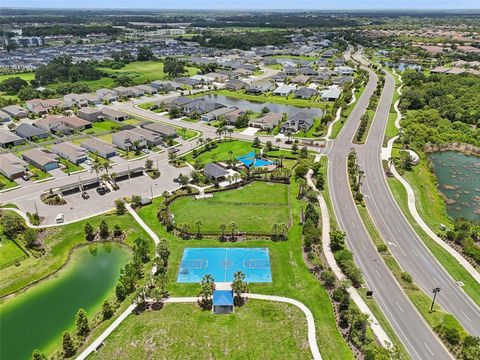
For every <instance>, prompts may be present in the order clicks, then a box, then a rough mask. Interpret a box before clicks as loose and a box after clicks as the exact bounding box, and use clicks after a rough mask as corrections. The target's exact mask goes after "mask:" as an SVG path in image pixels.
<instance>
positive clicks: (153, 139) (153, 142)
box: [129, 127, 164, 147]
mask: <svg viewBox="0 0 480 360" xmlns="http://www.w3.org/2000/svg"><path fill="white" fill-rule="evenodd" d="M129 131H131V132H133V133H136V134H138V135H140V136H142V137H143V138H144V139H145V140H146V142H147V146H149V147H150V146H157V145H160V144H162V143H163V140H164V137H163V136H162V135H160V134H159V133H157V132H155V131H151V130H147V129H145V128H141V127H136V128H133V129H130V130H129Z"/></svg>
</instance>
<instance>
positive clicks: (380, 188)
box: [358, 73, 480, 336]
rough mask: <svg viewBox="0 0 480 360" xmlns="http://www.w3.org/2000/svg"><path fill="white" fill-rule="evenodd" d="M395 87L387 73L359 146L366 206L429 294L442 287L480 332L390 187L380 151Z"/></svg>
mask: <svg viewBox="0 0 480 360" xmlns="http://www.w3.org/2000/svg"><path fill="white" fill-rule="evenodd" d="M394 91H395V80H394V79H393V76H392V75H390V74H389V73H387V74H386V76H385V86H384V91H383V94H382V97H381V99H380V102H379V105H378V108H377V111H376V113H375V117H374V119H373V122H372V126H371V128H370V131H369V134H368V138H367V141H366V143H365V145H362V146H360V147H358V157H359V164H360V167H361V168H362V169H363V170H364V172H365V179H364V182H363V186H362V192H363V194H364V195H365V202H366V205H367V209H368V211H369V212H370V215H371V217H372V219H373V222H374V223H375V225H376V227H377V229H378V230H379V232H380V235H381V236H382V238H383V239H384V240H385V241H386V242H387V244H388V248H389V250H390V252H391V253H392V254H393V255H394V257H395V259H396V260H397V261H398V263H399V264H400V266H401V267H402V268H403V269H404V270H405V271H407V272H409V273H410V274H411V275H412V277H413V280H414V281H415V283H416V284H417V285H418V286H419V287H420V288H421V289H422V290H423V291H425V292H426V293H427V294H428V295H429V296H432V289H433V288H435V287H437V286H438V287H440V289H441V291H440V293H439V294H438V296H437V301H438V303H439V304H440V305H441V306H442V307H443V308H444V309H445V310H446V311H448V312H449V313H451V314H453V315H454V316H455V317H456V318H457V320H458V321H459V322H460V323H461V324H462V325H463V327H464V329H465V330H466V331H467V332H469V333H470V334H471V335H474V336H480V309H479V308H478V306H477V305H476V304H475V303H474V302H473V301H472V300H471V299H470V297H468V296H467V295H466V294H465V292H464V291H463V289H461V288H460V287H459V286H458V285H457V284H456V283H455V281H454V279H453V278H452V277H451V276H450V275H449V274H448V272H447V271H446V270H445V269H444V268H443V267H442V266H441V265H440V263H439V262H438V261H437V259H436V258H435V257H434V256H433V255H432V254H431V253H430V251H429V250H428V248H427V247H426V246H425V244H424V243H423V241H422V240H421V239H420V238H419V237H418V235H417V234H416V232H415V231H414V230H413V229H412V227H411V225H410V223H409V222H408V220H407V219H406V218H405V216H404V215H403V213H402V211H401V209H400V208H399V206H398V204H397V203H396V201H395V199H394V198H393V195H392V193H391V192H390V189H389V187H388V184H387V181H386V177H385V172H384V170H383V167H382V161H381V158H380V152H381V148H382V144H383V139H384V134H385V128H386V124H387V120H388V115H389V111H390V104H391V102H392V98H393V93H394Z"/></svg>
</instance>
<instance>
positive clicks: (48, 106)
mask: <svg viewBox="0 0 480 360" xmlns="http://www.w3.org/2000/svg"><path fill="white" fill-rule="evenodd" d="M25 104H26V106H27V109H28V111H30V112H32V113H34V114H37V115H43V114H47V113H49V112H50V110H52V109H53V108H58V107H60V106H62V105H63V102H62V101H60V100H57V99H45V100H43V99H32V100H27V101H26V102H25Z"/></svg>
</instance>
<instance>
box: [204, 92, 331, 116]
mask: <svg viewBox="0 0 480 360" xmlns="http://www.w3.org/2000/svg"><path fill="white" fill-rule="evenodd" d="M203 97H204V98H205V99H207V100H210V101H215V102H218V103H220V104H223V105H226V106H236V107H238V108H239V109H242V110H252V111H254V112H261V111H262V108H264V107H265V106H266V107H267V108H269V109H270V111H271V112H275V113H279V114H282V113H287V115H288V116H292V115H294V114H296V113H297V112H299V111H301V110H305V109H307V110H308V111H310V112H311V113H313V114H315V116H318V117H321V116H322V110H320V109H316V108H299V107H297V106H291V105H284V104H274V103H269V102H261V101H250V100H244V99H237V98H234V97H231V96H225V95H219V94H208V95H204V96H203Z"/></svg>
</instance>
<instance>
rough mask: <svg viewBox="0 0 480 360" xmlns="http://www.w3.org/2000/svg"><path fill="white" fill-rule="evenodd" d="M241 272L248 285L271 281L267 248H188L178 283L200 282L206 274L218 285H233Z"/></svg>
mask: <svg viewBox="0 0 480 360" xmlns="http://www.w3.org/2000/svg"><path fill="white" fill-rule="evenodd" d="M236 271H241V272H243V273H244V274H245V281H246V282H257V283H265V282H272V272H271V270H270V255H269V253H268V249H267V248H187V249H185V250H184V251H183V257H182V262H181V263H180V270H179V272H178V277H177V282H179V283H198V282H200V281H201V280H202V277H203V276H204V275H207V274H209V275H212V277H213V279H214V281H215V282H232V281H233V274H234V273H235V272H236Z"/></svg>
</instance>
